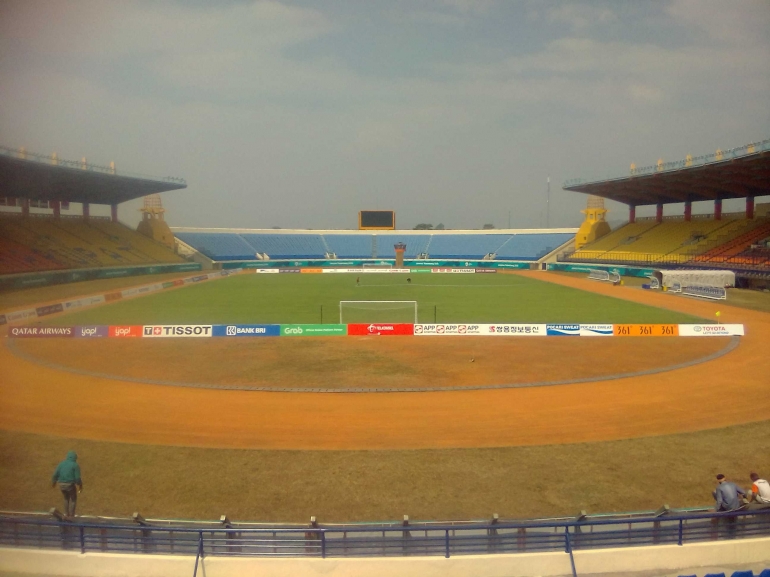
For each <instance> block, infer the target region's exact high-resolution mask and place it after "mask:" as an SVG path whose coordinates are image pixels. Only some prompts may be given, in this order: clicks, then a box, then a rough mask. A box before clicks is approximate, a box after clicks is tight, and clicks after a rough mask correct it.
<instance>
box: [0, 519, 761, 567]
mask: <svg viewBox="0 0 770 577" xmlns="http://www.w3.org/2000/svg"><path fill="white" fill-rule="evenodd" d="M747 537H770V508H765V509H758V510H753V511H751V510H750V511H739V512H732V513H695V514H685V515H681V514H679V515H677V514H670V513H669V512H668V510H667V509H664V510H662V512H661V513H659V514H657V515H655V514H650V515H649V516H642V517H634V518H598V519H593V518H585V517H580V518H577V519H573V520H570V521H564V520H546V521H527V522H512V523H509V522H505V523H503V522H494V521H493V522H490V523H467V524H454V525H453V524H443V525H442V524H429V523H426V524H414V525H409V524H407V523H405V524H399V525H379V526H376V525H364V526H359V525H342V526H317V525H315V526H311V527H296V526H293V527H285V526H284V527H259V528H251V527H235V526H233V524H230V523H229V522H223V523H220V524H210V525H209V526H197V527H191V526H189V524H188V525H184V524H182V523H180V524H179V525H176V526H173V525H172V526H165V525H164V526H161V525H153V524H151V523H150V522H148V521H145V520H143V519H141V518H140V521H139V522H138V523H135V524H130V523H124V524H119V523H115V522H107V523H105V522H90V523H82V522H62V521H55V520H47V519H39V518H31V517H17V516H2V517H0V545H3V546H12V547H33V548H48V549H64V550H72V551H78V552H81V553H88V552H102V553H104V552H107V553H140V554H176V555H185V554H187V555H196V556H210V555H214V556H263V557H320V558H327V557H375V556H376V557H383V556H384V557H389V556H390V557H404V556H444V557H447V558H448V557H450V556H455V555H473V554H495V553H523V552H543V551H564V552H567V553H571V552H572V551H573V550H581V549H596V548H611V547H629V546H644V545H664V544H669V545H674V544H675V545H683V544H685V543H693V542H699V541H714V540H722V539H735V538H747Z"/></svg>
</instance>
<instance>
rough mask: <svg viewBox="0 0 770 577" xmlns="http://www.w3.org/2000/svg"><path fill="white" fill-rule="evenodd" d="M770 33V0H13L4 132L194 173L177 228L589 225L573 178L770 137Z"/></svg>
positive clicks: (70, 153) (3, 91)
mask: <svg viewBox="0 0 770 577" xmlns="http://www.w3.org/2000/svg"><path fill="white" fill-rule="evenodd" d="M768 30H770V2H768V1H767V0H756V1H755V0H741V1H738V2H724V1H723V0H719V1H710V0H656V1H649V2H638V1H629V2H622V1H619V0H612V1H606V2H605V1H601V0H595V1H590V2H580V1H571V2H552V1H549V0H531V1H494V0H411V1H404V0H382V1H374V0H372V1H368V2H362V1H360V0H350V1H346V0H340V1H331V0H330V1H326V2H319V1H314V2H311V1H296V2H277V1H256V2H254V1H232V2H227V1H222V0H220V1H217V2H203V1H197V0H188V1H181V0H180V1H178V2H175V1H171V0H166V1H160V0H151V1H146V2H140V1H134V2H125V1H115V2H110V1H107V0H95V1H89V0H78V1H74V2H72V1H66V0H54V1H36V0H21V1H18V2H17V1H12V0H3V1H2V2H0V144H4V145H6V146H12V147H18V146H25V147H26V148H27V150H30V151H35V152H40V153H44V154H50V153H52V152H56V153H57V154H58V155H59V156H60V157H62V158H67V159H80V158H81V157H83V156H85V157H86V158H87V159H88V161H89V162H91V163H95V164H103V165H106V164H109V162H110V161H114V162H115V163H116V167H117V169H118V171H120V170H126V171H131V172H139V173H146V174H151V175H157V176H166V175H168V176H176V177H182V178H184V179H186V181H187V183H188V188H187V189H185V190H182V191H175V192H167V193H164V194H163V202H164V205H165V206H166V209H167V215H166V216H167V220H168V221H169V223H170V224H171V225H172V226H200V227H248V228H270V227H281V228H314V229H332V228H355V227H356V226H357V214H358V211H359V210H362V209H392V210H395V211H396V215H397V216H396V218H397V224H398V227H399V228H412V227H413V226H414V225H416V224H417V223H421V222H427V223H432V224H438V223H443V224H445V226H446V227H447V228H455V229H460V228H481V227H482V226H483V225H484V224H486V223H491V224H494V225H495V226H496V227H497V228H504V227H507V226H508V224H509V222H510V225H511V226H512V227H514V228H536V227H540V226H545V225H546V223H548V224H550V226H552V227H553V226H578V225H579V223H580V222H581V219H582V215H581V214H580V212H579V211H580V209H581V208H584V207H585V202H586V198H585V196H584V195H582V194H577V193H572V192H566V191H563V190H562V188H561V185H562V183H563V182H564V181H565V180H567V179H570V178H576V177H580V178H605V177H608V176H621V175H623V174H627V172H628V168H629V165H630V163H631V162H635V163H636V165H637V166H647V165H651V164H655V162H656V161H657V160H658V159H659V158H662V159H664V161H666V162H668V161H673V160H679V159H683V158H684V157H685V156H686V155H687V154H692V155H693V156H698V155H702V154H709V153H712V152H714V151H716V150H717V149H718V148H721V149H729V148H733V147H737V146H741V145H744V144H747V143H750V142H755V141H759V140H763V139H766V138H770V106H768V104H770V96H768V95H770V34H768V33H767V31H768ZM549 177H550V182H551V194H550V203H548V207H549V208H548V210H547V208H546V205H547V202H546V198H547V179H548V178H549ZM138 206H139V202H138V201H134V202H131V203H127V204H125V205H121V208H120V218H121V220H123V221H124V222H126V223H127V224H136V222H138V220H139V214H138V211H137V208H138ZM740 206H741V205H740V203H738V205H736V206H733V205H730V204H728V203H725V209H726V210H729V209H731V208H735V209H736V210H739V209H740ZM608 208H609V209H610V214H609V219H610V220H611V221H613V222H621V221H623V220H624V219H625V218H626V217H627V208H626V207H625V206H624V205H620V204H615V203H608ZM646 210H647V209H640V210H638V212H637V214H638V215H645V214H647V212H645V211H646ZM651 210H652V209H649V211H650V212H649V213H650V214H651V213H652V212H651ZM710 210H711V207H710V206H708V205H705V206H697V205H696V206H695V207H694V212H709V211H710ZM681 211H682V209H681V206H679V207H677V206H671V207H667V208H666V214H676V213H681Z"/></svg>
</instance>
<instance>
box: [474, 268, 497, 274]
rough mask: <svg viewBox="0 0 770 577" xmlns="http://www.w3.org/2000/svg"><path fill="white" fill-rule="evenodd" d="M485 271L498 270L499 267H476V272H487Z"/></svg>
mask: <svg viewBox="0 0 770 577" xmlns="http://www.w3.org/2000/svg"><path fill="white" fill-rule="evenodd" d="M485 272H486V273H490V272H497V269H494V268H477V269H476V274H479V273H485Z"/></svg>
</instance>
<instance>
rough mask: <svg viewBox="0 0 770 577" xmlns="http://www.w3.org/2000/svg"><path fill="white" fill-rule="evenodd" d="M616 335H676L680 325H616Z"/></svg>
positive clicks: (614, 332) (614, 331)
mask: <svg viewBox="0 0 770 577" xmlns="http://www.w3.org/2000/svg"><path fill="white" fill-rule="evenodd" d="M613 334H614V335H615V336H616V337H675V336H678V335H679V325H614V330H613Z"/></svg>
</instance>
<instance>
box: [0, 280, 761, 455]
mask: <svg viewBox="0 0 770 577" xmlns="http://www.w3.org/2000/svg"><path fill="white" fill-rule="evenodd" d="M516 274H521V275H523V276H529V277H532V278H537V279H539V280H546V281H549V282H554V283H557V284H561V285H566V286H572V287H575V288H580V289H584V290H589V291H592V292H596V293H601V294H605V295H609V296H614V297H619V298H624V299H627V300H630V301H635V302H640V303H644V304H650V305H653V306H658V307H661V308H668V309H672V310H678V311H682V312H687V313H691V314H694V315H699V316H702V317H705V318H714V312H715V311H716V310H721V311H722V317H721V319H722V321H723V322H726V323H743V324H745V325H746V336H745V337H743V338H742V339H741V344H740V346H739V347H738V348H737V349H735V350H734V351H732V352H730V353H729V354H727V355H725V356H723V357H721V358H719V359H716V360H714V361H710V362H707V363H703V364H700V365H696V366H692V367H687V368H684V369H680V370H676V371H671V372H667V373H660V374H656V375H647V376H641V377H633V378H626V379H617V380H612V381H602V382H591V383H580V384H571V385H562V386H555V387H542V388H529V389H503V390H474V391H450V392H428V393H371V394H356V395H348V394H315V393H275V392H253V391H250V392H249V391H215V390H208V389H183V388H177V387H163V386H154V385H144V384H137V383H127V382H121V381H116V380H112V379H103V378H98V377H90V376H79V375H74V374H71V373H65V372H59V371H56V370H54V369H50V368H46V367H43V366H40V365H37V364H34V363H31V362H28V361H25V360H22V359H20V358H18V357H16V356H14V355H12V354H11V352H10V351H9V350H8V348H7V346H6V344H5V343H3V345H2V346H1V347H0V367H2V371H1V372H0V415H2V418H0V428H2V429H5V430H13V431H24V432H30V433H41V434H49V435H58V436H64V437H73V438H84V439H99V440H105V441H117V442H127V443H141V444H163V445H183V446H200V447H221V448H235V447H238V448H255V449H256V448H258V449H303V450H323V449H421V448H447V447H499V446H516V445H542V444H556V443H574V442H591V441H604V440H611V439H624V438H633V437H641V436H651V435H663V434H669V433H678V432H687V431H697V430H703V429H711V428H719V427H725V426H729V425H735V424H740V423H748V422H753V421H762V420H766V419H767V418H768V415H770V347H769V346H768V345H770V314H768V313H761V312H755V311H749V310H746V309H739V308H734V307H730V306H727V305H725V304H724V303H719V304H718V303H713V302H701V301H696V300H692V299H687V298H683V297H677V296H673V295H668V294H664V293H658V292H649V291H642V290H639V289H633V288H629V287H614V286H611V285H606V284H602V283H597V282H592V281H588V280H585V279H581V278H574V277H567V276H562V275H555V274H548V273H542V272H520V273H516ZM403 338H404V339H405V346H414V342H413V341H412V340H411V339H409V337H403ZM522 340H523V339H522ZM535 341H536V340H535ZM638 343H639V348H638V350H639V352H638V354H640V355H644V354H646V352H645V339H644V338H638ZM597 344H600V343H599V342H598V341H597ZM554 362H558V363H561V364H563V365H564V366H565V376H568V375H569V365H568V359H566V360H565V359H554ZM606 362H607V363H611V364H616V365H617V366H618V367H619V368H620V369H622V362H623V361H622V359H607V360H606ZM618 372H622V371H620V370H619V371H618Z"/></svg>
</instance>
